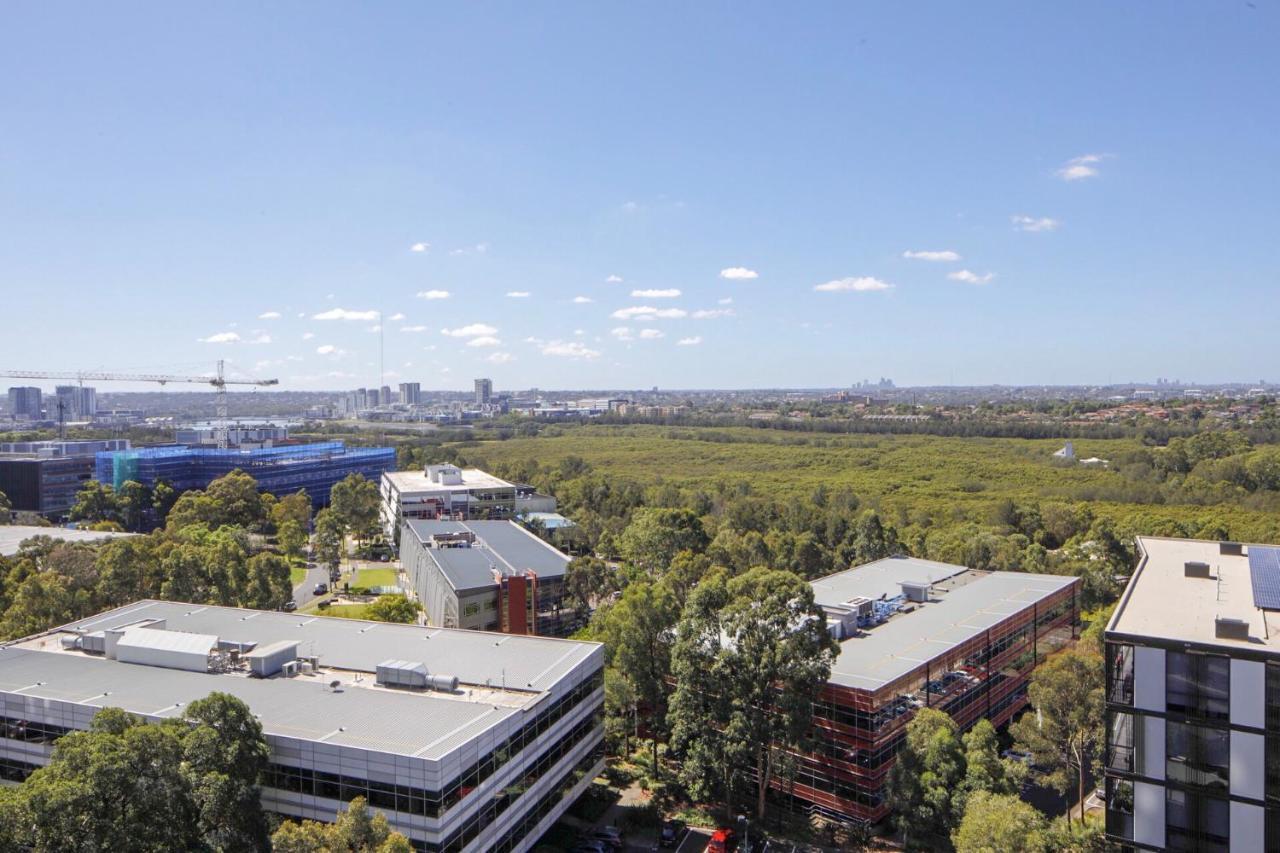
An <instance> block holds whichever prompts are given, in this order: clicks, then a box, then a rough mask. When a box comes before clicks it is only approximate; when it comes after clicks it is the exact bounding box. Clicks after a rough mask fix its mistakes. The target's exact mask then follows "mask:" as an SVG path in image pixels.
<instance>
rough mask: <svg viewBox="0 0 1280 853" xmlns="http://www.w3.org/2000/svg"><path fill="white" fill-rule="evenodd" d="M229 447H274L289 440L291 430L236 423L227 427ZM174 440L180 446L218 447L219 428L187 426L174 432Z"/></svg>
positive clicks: (266, 425) (281, 427)
mask: <svg viewBox="0 0 1280 853" xmlns="http://www.w3.org/2000/svg"><path fill="white" fill-rule="evenodd" d="M226 431H227V446H228V447H238V448H242V449H246V450H252V449H254V448H259V447H274V446H275V445H277V444H280V443H281V442H285V441H288V440H289V428H288V427H286V426H280V425H278V424H272V423H242V422H240V421H235V422H233V423H228V424H227V425H226ZM173 440H174V441H176V442H177V443H178V444H187V445H200V446H203V447H217V446H218V428H217V426H216V425H215V424H212V423H197V424H187V425H185V426H180V427H177V428H176V429H175V430H174V431H173Z"/></svg>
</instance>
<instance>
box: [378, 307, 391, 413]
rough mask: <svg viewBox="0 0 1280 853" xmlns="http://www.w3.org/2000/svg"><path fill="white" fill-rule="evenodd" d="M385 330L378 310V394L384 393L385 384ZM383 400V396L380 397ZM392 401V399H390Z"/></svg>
mask: <svg viewBox="0 0 1280 853" xmlns="http://www.w3.org/2000/svg"><path fill="white" fill-rule="evenodd" d="M382 344H383V330H382V312H381V311H379V312H378V394H379V395H381V394H382V384H383V367H384V365H383V361H384V360H385V358H386V350H385V348H384V347H383V345H382ZM379 401H381V397H379ZM388 402H390V401H388Z"/></svg>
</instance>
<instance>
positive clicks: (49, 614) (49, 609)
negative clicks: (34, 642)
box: [0, 572, 77, 640]
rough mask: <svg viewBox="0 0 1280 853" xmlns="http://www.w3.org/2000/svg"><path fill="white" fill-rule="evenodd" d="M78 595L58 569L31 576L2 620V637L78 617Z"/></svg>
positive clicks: (25, 633) (23, 634)
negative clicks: (76, 598) (76, 597)
mask: <svg viewBox="0 0 1280 853" xmlns="http://www.w3.org/2000/svg"><path fill="white" fill-rule="evenodd" d="M75 605H76V602H75V596H73V595H72V593H71V590H70V589H69V588H68V585H67V580H66V578H64V577H63V576H62V575H60V574H58V573H57V572H36V573H34V574H31V575H29V576H27V577H26V578H25V579H24V580H23V581H22V582H21V584H20V585H19V586H18V588H17V591H16V592H14V593H13V603H12V604H10V605H9V607H8V609H7V610H5V612H4V617H3V619H0V639H5V640H14V639H17V638H18V637H25V636H28V635H29V634H35V633H37V632H39V631H43V630H45V629H47V628H49V627H52V626H53V625H61V624H64V623H66V622H70V621H71V620H72V619H74V618H76V615H77V613H76V607H75Z"/></svg>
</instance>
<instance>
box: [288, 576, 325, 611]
mask: <svg viewBox="0 0 1280 853" xmlns="http://www.w3.org/2000/svg"><path fill="white" fill-rule="evenodd" d="M328 582H329V569H328V567H327V566H316V567H315V568H314V569H307V576H306V578H304V579H303V581H302V583H300V584H298V585H297V586H295V587H294V588H293V600H294V601H295V602H297V604H298V608H299V609H301V608H303V607H306V606H307V605H308V604H310V603H311V602H312V601H314V600H315V599H317V598H321V597H322V596H318V595H314V594H313V593H312V592H311V591H312V590H313V589H315V588H316V584H318V583H324V584H327V583H328Z"/></svg>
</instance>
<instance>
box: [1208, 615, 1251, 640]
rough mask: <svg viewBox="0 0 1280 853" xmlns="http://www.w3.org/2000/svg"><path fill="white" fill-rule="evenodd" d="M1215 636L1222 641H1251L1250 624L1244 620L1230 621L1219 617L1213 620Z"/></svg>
mask: <svg viewBox="0 0 1280 853" xmlns="http://www.w3.org/2000/svg"><path fill="white" fill-rule="evenodd" d="M1213 635H1214V636H1215V637H1217V638H1218V639H1220V640H1247V639H1249V623H1248V622H1246V621H1244V620H1243V619H1229V618H1227V617H1225V616H1219V617H1218V618H1217V619H1215V620H1213Z"/></svg>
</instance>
